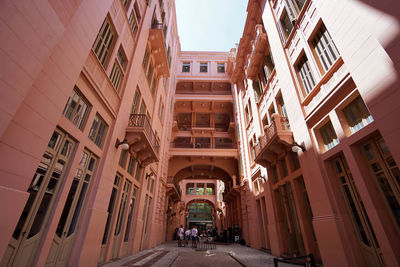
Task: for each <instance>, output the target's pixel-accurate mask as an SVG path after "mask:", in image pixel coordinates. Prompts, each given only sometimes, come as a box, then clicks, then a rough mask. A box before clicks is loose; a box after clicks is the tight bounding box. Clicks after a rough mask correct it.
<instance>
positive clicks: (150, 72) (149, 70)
mask: <svg viewBox="0 0 400 267" xmlns="http://www.w3.org/2000/svg"><path fill="white" fill-rule="evenodd" d="M152 76H153V62H151V61H150V64H149V69H148V70H147V75H146V78H147V81H148V82H150V81H151V77H152Z"/></svg>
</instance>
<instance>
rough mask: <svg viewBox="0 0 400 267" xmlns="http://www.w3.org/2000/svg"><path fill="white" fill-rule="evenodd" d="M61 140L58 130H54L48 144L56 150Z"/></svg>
mask: <svg viewBox="0 0 400 267" xmlns="http://www.w3.org/2000/svg"><path fill="white" fill-rule="evenodd" d="M60 141H61V135H60V134H59V133H58V132H53V135H52V136H51V138H50V141H49V144H48V145H47V146H48V147H50V148H52V149H54V150H57V148H58V145H59V143H60Z"/></svg>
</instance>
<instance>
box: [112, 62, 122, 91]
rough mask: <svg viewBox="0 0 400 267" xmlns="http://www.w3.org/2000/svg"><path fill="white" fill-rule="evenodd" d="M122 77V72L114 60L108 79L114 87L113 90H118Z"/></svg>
mask: <svg viewBox="0 0 400 267" xmlns="http://www.w3.org/2000/svg"><path fill="white" fill-rule="evenodd" d="M123 78H124V74H123V73H122V71H121V69H120V67H119V65H118V63H117V61H115V62H114V66H113V68H112V70H111V73H110V81H111V83H112V85H113V86H114V88H115V91H117V92H118V91H119V88H120V87H121V83H122V79H123Z"/></svg>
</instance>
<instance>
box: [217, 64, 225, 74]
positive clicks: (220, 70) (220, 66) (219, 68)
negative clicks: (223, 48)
mask: <svg viewBox="0 0 400 267" xmlns="http://www.w3.org/2000/svg"><path fill="white" fill-rule="evenodd" d="M217 72H218V73H225V63H217Z"/></svg>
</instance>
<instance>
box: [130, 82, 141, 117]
mask: <svg viewBox="0 0 400 267" xmlns="http://www.w3.org/2000/svg"><path fill="white" fill-rule="evenodd" d="M139 101H140V89H139V87H136V92H135V96H134V97H133V102H132V109H131V114H136V112H137V109H138V106H139Z"/></svg>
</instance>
